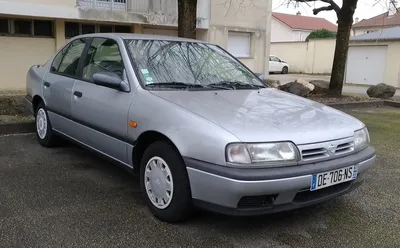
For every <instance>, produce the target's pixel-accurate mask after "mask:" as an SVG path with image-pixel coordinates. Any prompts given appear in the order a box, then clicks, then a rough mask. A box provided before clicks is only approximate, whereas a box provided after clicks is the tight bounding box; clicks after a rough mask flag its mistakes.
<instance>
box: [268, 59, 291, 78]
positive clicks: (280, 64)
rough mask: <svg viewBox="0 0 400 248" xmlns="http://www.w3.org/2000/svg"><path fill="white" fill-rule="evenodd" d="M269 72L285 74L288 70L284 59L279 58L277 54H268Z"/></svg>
mask: <svg viewBox="0 0 400 248" xmlns="http://www.w3.org/2000/svg"><path fill="white" fill-rule="evenodd" d="M269 72H274V73H276V72H279V73H282V74H287V73H288V72H289V65H288V63H286V62H285V61H283V60H281V59H280V58H279V57H278V56H275V55H270V56H269Z"/></svg>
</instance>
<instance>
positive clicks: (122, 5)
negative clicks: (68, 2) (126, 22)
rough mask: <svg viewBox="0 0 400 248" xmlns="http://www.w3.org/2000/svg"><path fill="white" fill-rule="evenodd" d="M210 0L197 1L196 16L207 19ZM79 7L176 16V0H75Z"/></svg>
mask: <svg viewBox="0 0 400 248" xmlns="http://www.w3.org/2000/svg"><path fill="white" fill-rule="evenodd" d="M210 1H211V0H199V1H198V6H197V8H198V11H197V12H198V17H199V18H205V19H209V8H210ZM77 2H78V4H79V6H80V7H81V8H87V9H92V8H97V9H109V10H122V11H128V12H132V13H138V14H147V13H157V14H162V15H171V16H178V0H77Z"/></svg>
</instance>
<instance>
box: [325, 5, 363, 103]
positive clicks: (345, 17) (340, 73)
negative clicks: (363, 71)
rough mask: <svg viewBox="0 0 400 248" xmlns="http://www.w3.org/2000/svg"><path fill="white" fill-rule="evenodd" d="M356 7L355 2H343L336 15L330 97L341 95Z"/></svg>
mask: <svg viewBox="0 0 400 248" xmlns="http://www.w3.org/2000/svg"><path fill="white" fill-rule="evenodd" d="M356 7H357V0H346V1H343V6H342V8H341V10H340V12H339V14H338V32H337V36H336V47H335V56H334V58H333V67H332V73H331V81H330V84H329V91H330V93H329V94H331V95H335V96H340V95H341V94H342V89H343V81H344V73H345V69H346V61H347V52H348V50H349V40H350V32H351V26H352V25H353V15H354V12H355V10H356Z"/></svg>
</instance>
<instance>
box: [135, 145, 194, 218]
mask: <svg viewBox="0 0 400 248" xmlns="http://www.w3.org/2000/svg"><path fill="white" fill-rule="evenodd" d="M140 186H141V190H142V193H143V196H144V199H145V202H146V205H147V206H148V208H149V209H150V211H151V213H152V214H153V215H154V216H155V217H157V218H158V219H160V220H162V221H166V222H170V223H175V222H181V221H184V220H186V219H188V218H189V217H190V215H191V214H192V213H193V204H192V195H191V190H190V183H189V178H188V175H187V170H186V166H185V164H184V162H183V159H182V157H181V155H180V154H179V153H178V151H177V150H176V149H175V147H174V146H173V145H172V144H170V143H168V142H165V141H156V142H154V143H153V144H151V145H150V146H149V147H148V148H147V149H146V150H145V152H144V154H143V158H142V161H141V163H140Z"/></svg>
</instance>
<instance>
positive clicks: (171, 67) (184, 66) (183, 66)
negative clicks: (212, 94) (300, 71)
mask: <svg viewBox="0 0 400 248" xmlns="http://www.w3.org/2000/svg"><path fill="white" fill-rule="evenodd" d="M126 44H127V48H128V52H129V53H130V55H131V57H132V59H133V63H134V66H135V67H136V69H137V71H138V73H139V77H140V78H141V81H142V82H143V84H144V85H145V86H147V88H151V89H160V88H168V89H188V88H190V89H194V90H203V89H221V90H239V89H255V88H264V87H266V85H265V84H264V83H263V82H262V81H261V80H260V79H259V78H258V77H257V76H255V75H254V74H253V73H252V72H251V71H249V70H248V69H247V68H246V67H244V66H243V65H242V64H240V63H239V62H238V61H236V60H235V59H233V58H232V57H231V55H229V54H228V53H227V52H225V51H224V50H222V49H220V48H219V47H218V46H215V45H210V44H205V43H195V42H180V41H165V40H127V41H126Z"/></svg>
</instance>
